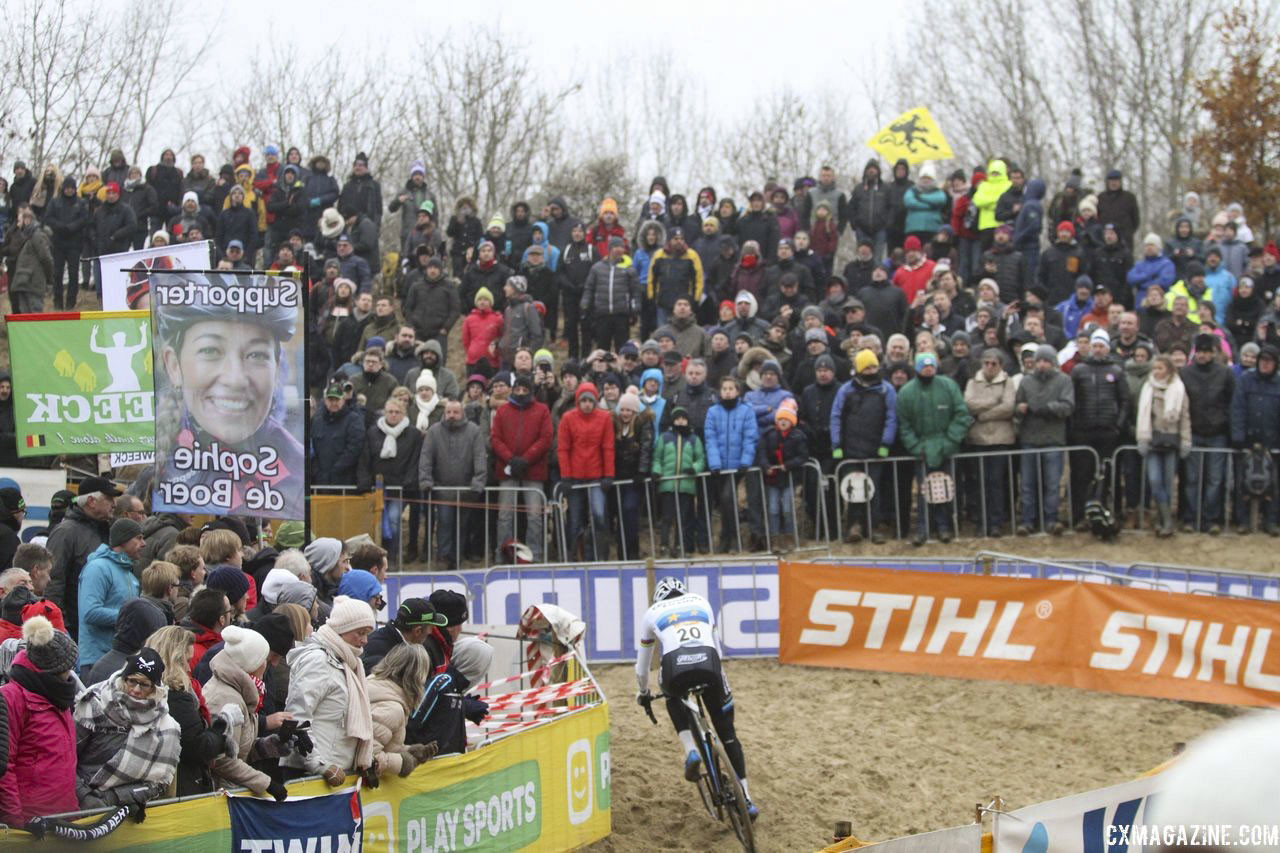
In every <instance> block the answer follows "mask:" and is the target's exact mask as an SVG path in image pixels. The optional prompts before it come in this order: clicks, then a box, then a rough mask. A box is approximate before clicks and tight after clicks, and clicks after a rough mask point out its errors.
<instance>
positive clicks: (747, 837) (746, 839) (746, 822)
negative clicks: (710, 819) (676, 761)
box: [711, 737, 756, 853]
mask: <svg viewBox="0 0 1280 853" xmlns="http://www.w3.org/2000/svg"><path fill="white" fill-rule="evenodd" d="M711 756H712V760H713V761H714V762H715V765H716V766H715V775H716V777H717V779H718V781H719V782H720V803H721V805H723V807H724V813H725V814H727V815H728V817H729V824H730V825H731V826H732V827H733V834H734V835H736V836H738V841H740V842H741V843H742V849H743V850H745V851H747V853H755V849H756V842H755V837H754V836H753V835H752V826H751V815H749V814H747V792H746V791H744V790H742V782H741V781H739V779H738V774H737V773H735V772H734V770H733V763H732V762H730V761H729V754H728V753H727V752H725V749H724V745H723V744H722V743H720V738H718V737H715V738H711Z"/></svg>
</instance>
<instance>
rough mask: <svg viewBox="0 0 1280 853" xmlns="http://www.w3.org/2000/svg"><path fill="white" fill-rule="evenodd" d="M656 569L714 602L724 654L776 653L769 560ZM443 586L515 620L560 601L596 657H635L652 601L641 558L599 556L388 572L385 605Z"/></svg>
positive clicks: (488, 615) (490, 615) (491, 615)
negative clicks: (573, 561)
mask: <svg viewBox="0 0 1280 853" xmlns="http://www.w3.org/2000/svg"><path fill="white" fill-rule="evenodd" d="M314 500H316V499H313V505H314ZM654 573H655V577H662V576H663V575H668V574H669V575H675V576H678V577H681V578H684V579H685V581H686V582H687V583H688V585H689V589H690V590H692V591H693V592H696V593H698V594H699V595H701V596H703V597H705V598H706V599H707V601H709V602H710V603H711V606H712V607H713V608H715V613H716V625H717V630H718V631H719V632H720V642H721V646H722V649H723V652H724V654H725V656H727V657H746V656H767V657H773V656H775V655H777V653H778V572H777V567H776V565H775V564H774V563H773V562H768V563H757V564H742V563H737V564H731V565H717V564H715V563H711V564H699V565H691V566H688V567H686V566H679V565H676V566H672V565H658V566H657V567H656V568H655V569H654ZM440 588H446V589H453V590H456V591H458V592H462V593H465V594H467V595H468V596H469V597H470V598H471V621H472V622H485V623H491V624H498V625H515V624H517V623H519V621H520V614H521V613H523V612H524V609H525V608H526V607H528V606H529V605H530V604H540V603H542V602H550V603H553V604H558V605H559V606H561V607H563V608H565V609H567V610H568V611H569V612H571V613H576V614H578V615H579V617H580V618H581V619H582V620H583V621H584V622H586V623H587V633H586V640H585V647H586V648H585V649H584V654H585V655H586V657H587V660H589V661H595V662H621V661H633V660H635V656H636V650H637V649H638V648H639V639H638V638H639V636H640V623H641V621H642V619H643V618H644V612H645V610H647V609H648V607H649V586H648V578H647V576H646V574H645V568H644V566H643V565H640V564H601V565H598V566H590V567H583V568H576V567H559V566H557V567H555V568H534V567H528V566H524V567H521V568H520V569H519V570H515V571H513V570H511V569H488V570H480V571H463V572H438V573H426V574H403V575H401V574H392V575H388V576H387V582H386V592H385V595H386V596H387V611H386V612H389V613H394V612H395V608H396V607H398V606H399V603H400V601H402V600H403V599H405V598H412V597H414V596H426V595H430V594H431V592H432V590H434V589H440Z"/></svg>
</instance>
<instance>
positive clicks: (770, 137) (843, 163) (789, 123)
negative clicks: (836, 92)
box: [724, 88, 860, 191]
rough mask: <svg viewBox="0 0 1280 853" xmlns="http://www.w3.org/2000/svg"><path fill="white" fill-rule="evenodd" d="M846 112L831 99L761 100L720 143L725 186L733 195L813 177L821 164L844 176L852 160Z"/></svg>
mask: <svg viewBox="0 0 1280 853" xmlns="http://www.w3.org/2000/svg"><path fill="white" fill-rule="evenodd" d="M851 124H852V123H851V122H850V120H849V114H848V111H847V109H846V107H845V105H844V103H843V101H840V100H837V99H835V98H832V97H830V96H824V97H820V98H818V99H816V100H814V101H810V100H809V99H806V98H805V97H803V96H801V95H800V94H799V93H797V92H795V91H794V90H792V89H790V88H784V89H782V90H781V91H779V92H777V93H774V94H772V95H768V96H764V97H761V98H759V99H757V101H756V102H755V103H754V104H752V107H751V109H750V110H749V112H748V115H747V116H746V117H744V118H742V119H740V120H739V121H738V123H737V124H735V125H733V126H731V127H730V128H729V130H728V132H727V135H726V138H725V139H724V150H725V160H726V163H727V166H728V173H729V175H730V182H731V185H732V186H733V188H734V189H735V190H737V191H745V190H750V189H756V188H758V187H759V186H760V185H761V183H762V182H763V181H768V180H771V179H772V180H779V181H781V180H782V179H784V178H786V177H788V176H794V175H803V174H807V173H810V172H813V171H815V170H816V169H817V168H818V166H819V165H821V164H829V165H831V166H833V167H834V168H835V169H836V171H837V172H839V173H841V174H849V173H850V172H851V171H852V169H853V164H854V162H855V160H856V159H857V148H859V147H860V145H859V144H858V143H856V142H854V139H855V134H853V132H852V128H851Z"/></svg>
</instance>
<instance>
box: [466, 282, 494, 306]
mask: <svg viewBox="0 0 1280 853" xmlns="http://www.w3.org/2000/svg"><path fill="white" fill-rule="evenodd" d="M481 299H487V300H489V305H490V306H492V305H493V292H492V291H491V290H489V288H487V287H481V288H480V289H478V290H477V291H476V296H475V299H473V300H471V301H472V302H473V303H474V304H475V305H476V306H477V307H478V306H479V305H480V300H481Z"/></svg>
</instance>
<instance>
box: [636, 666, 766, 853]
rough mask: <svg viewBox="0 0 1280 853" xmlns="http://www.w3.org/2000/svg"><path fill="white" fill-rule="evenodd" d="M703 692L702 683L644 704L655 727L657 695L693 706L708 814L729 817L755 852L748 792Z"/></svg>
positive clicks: (691, 714) (648, 697) (700, 786)
mask: <svg viewBox="0 0 1280 853" xmlns="http://www.w3.org/2000/svg"><path fill="white" fill-rule="evenodd" d="M702 691H703V687H702V686H701V685H698V686H695V687H692V688H690V689H689V691H688V692H687V693H686V694H685V695H684V696H672V695H671V694H669V693H658V694H657V695H656V696H655V695H646V696H645V697H644V699H642V701H641V705H642V706H643V707H644V711H645V713H646V714H648V715H649V719H650V720H652V721H653V724H654V725H655V726H656V725H657V724H658V718H657V717H655V716H654V714H653V700H654V699H655V698H660V697H661V698H668V699H676V700H677V701H679V702H683V703H684V705H685V707H686V708H688V709H689V728H690V730H691V732H692V733H693V740H694V742H695V743H696V744H697V745H698V753H699V755H700V756H701V758H702V762H701V764H700V767H701V769H700V771H699V773H698V793H699V794H700V795H701V796H702V805H703V806H704V807H705V808H706V810H707V814H709V815H711V816H712V817H713V818H715V819H716V820H718V821H721V822H723V821H724V819H725V817H726V816H728V818H729V825H730V826H732V827H733V834H734V835H736V836H737V837H738V841H739V842H741V844H742V849H743V850H745V851H747V853H755V849H756V846H755V838H754V836H753V834H752V825H751V816H750V814H748V812H747V794H746V792H745V791H743V790H742V782H741V781H740V780H739V779H738V774H737V773H735V772H734V771H733V765H732V764H731V763H730V761H729V755H728V753H727V752H725V749H724V745H723V744H722V743H720V738H719V737H717V736H716V733H715V729H713V728H712V727H711V725H710V724H709V723H708V721H707V712H706V709H705V708H704V707H703V705H702Z"/></svg>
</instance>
